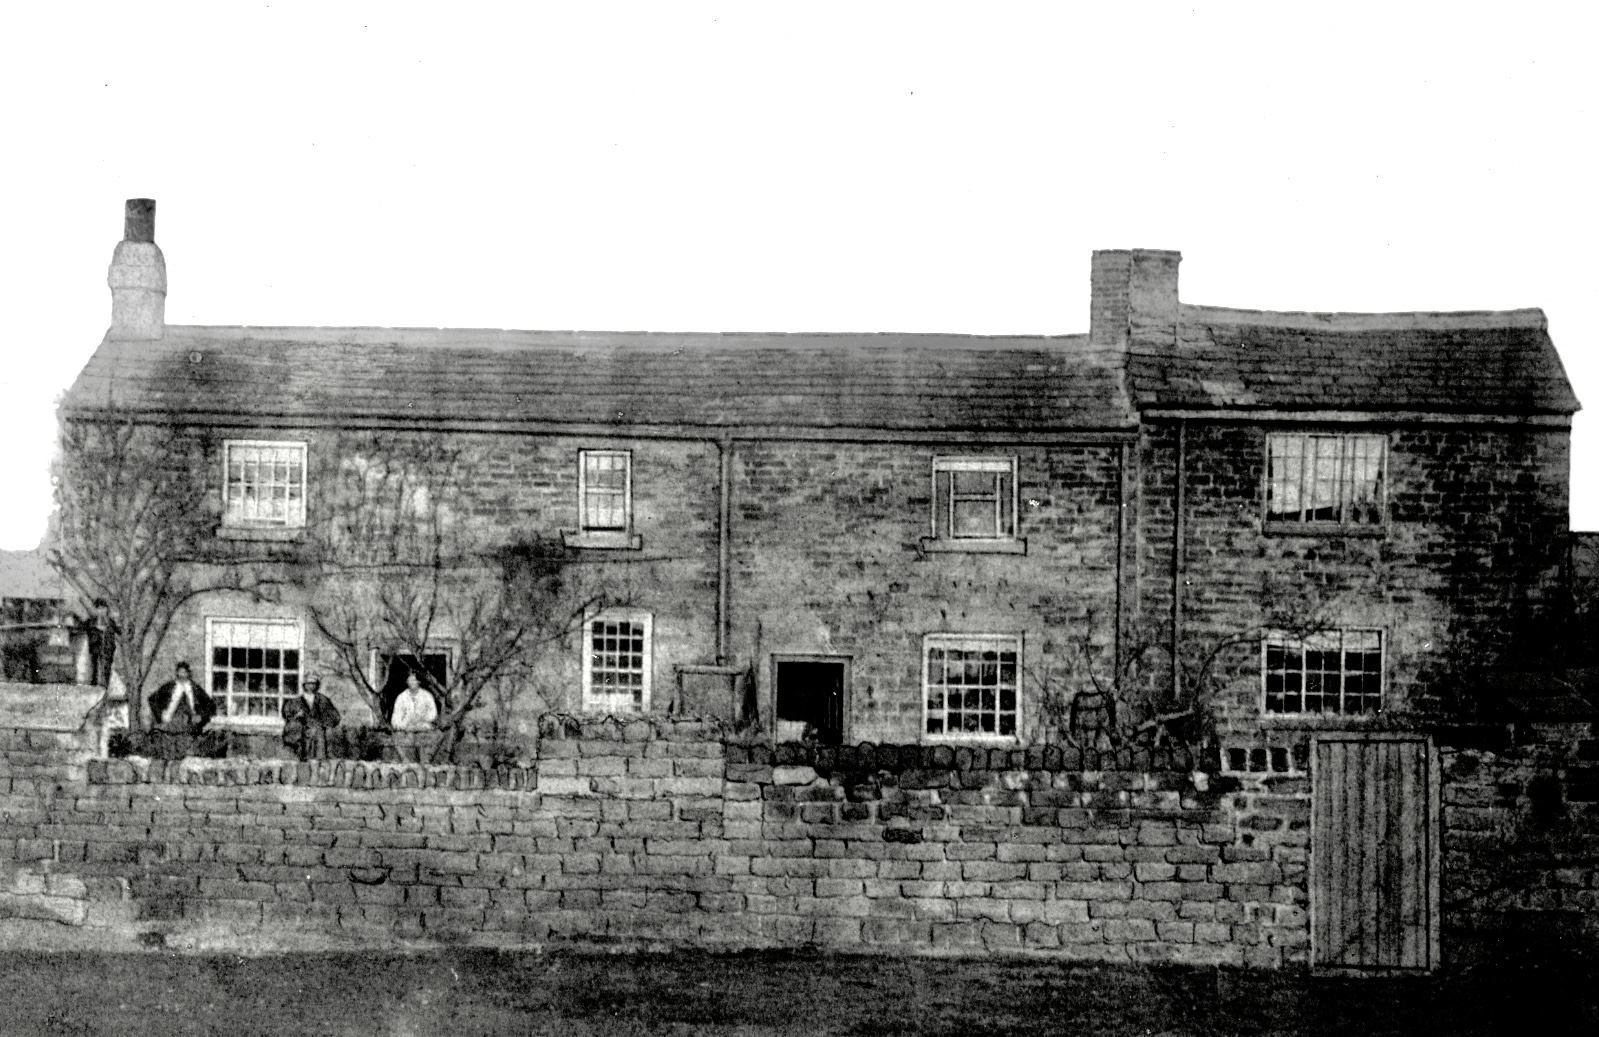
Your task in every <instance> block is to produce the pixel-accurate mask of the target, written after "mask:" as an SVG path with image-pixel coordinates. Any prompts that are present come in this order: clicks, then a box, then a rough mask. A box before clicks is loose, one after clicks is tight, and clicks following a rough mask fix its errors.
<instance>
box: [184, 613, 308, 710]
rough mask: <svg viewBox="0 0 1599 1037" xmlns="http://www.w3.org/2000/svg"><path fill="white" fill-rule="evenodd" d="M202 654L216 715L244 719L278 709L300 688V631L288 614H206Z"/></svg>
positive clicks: (302, 637)
mask: <svg viewBox="0 0 1599 1037" xmlns="http://www.w3.org/2000/svg"><path fill="white" fill-rule="evenodd" d="M205 640H206V656H207V658H208V659H209V660H210V671H211V680H210V688H211V695H212V697H213V698H214V699H215V700H216V707H217V715H218V716H227V717H233V718H236V719H241V720H245V721H246V722H248V721H251V720H255V721H272V720H276V719H278V718H280V717H282V715H283V700H284V699H288V698H293V697H294V696H296V695H298V694H299V693H300V653H301V648H302V645H303V642H304V631H303V629H302V628H301V626H300V624H299V623H297V622H295V621H294V620H281V619H207V620H206V621H205Z"/></svg>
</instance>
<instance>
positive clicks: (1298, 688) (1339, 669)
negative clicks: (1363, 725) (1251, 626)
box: [1262, 630, 1383, 713]
mask: <svg viewBox="0 0 1599 1037" xmlns="http://www.w3.org/2000/svg"><path fill="white" fill-rule="evenodd" d="M1382 648H1383V646H1382V631H1380V630H1327V631H1321V632H1319V633H1315V634H1307V635H1305V636H1303V637H1296V636H1291V635H1288V634H1283V633H1272V634H1268V635H1267V636H1266V639H1265V643H1264V645H1263V646H1262V654H1263V662H1262V669H1263V675H1264V677H1265V684H1266V712H1268V713H1375V712H1377V711H1378V710H1380V709H1381V708H1382Z"/></svg>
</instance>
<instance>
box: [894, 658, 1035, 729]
mask: <svg viewBox="0 0 1599 1037" xmlns="http://www.w3.org/2000/svg"><path fill="white" fill-rule="evenodd" d="M1025 642H1026V638H1025V637H1024V636H1023V635H1021V634H965V633H951V632H947V631H946V632H940V633H936V634H924V635H922V682H921V683H922V709H921V717H922V720H921V732H920V734H921V739H922V741H924V742H949V743H961V744H980V745H1016V744H1019V743H1020V742H1021V737H1022V731H1023V730H1024V728H1023V726H1022V725H1023V708H1022V699H1023V695H1022V665H1023V662H1024V660H1025V658H1026V656H1025V654H1024V653H1025V650H1026V643H1025ZM990 645H991V646H993V647H994V648H996V649H1000V650H1003V649H1006V648H1009V649H1011V650H1012V651H1014V652H1015V653H1016V681H1015V685H1014V688H1013V690H1014V691H1015V694H1016V708H1015V710H1014V712H1015V714H1016V730H1015V733H1013V734H1008V735H1007V734H1001V733H1000V732H999V727H1000V717H1001V716H1002V715H1003V714H1004V713H1005V712H1006V711H1005V710H1002V709H1000V708H999V705H1000V701H1001V693H1002V692H1003V690H1004V686H1003V685H999V684H996V685H995V689H996V690H995V697H996V701H995V720H994V731H993V732H992V733H990V732H986V731H979V732H968V731H956V732H951V731H948V730H945V731H941V732H938V733H929V732H928V730H927V720H928V713H929V710H928V707H927V699H928V694H929V692H930V690H931V687H932V684H931V677H932V673H931V668H930V665H929V664H930V657H931V655H932V652H933V649H935V648H946V649H947V648H957V649H965V650H970V649H972V648H975V647H981V646H990ZM945 687H947V685H945ZM947 712H948V711H947V709H946V718H945V719H946V724H947V722H948V718H947Z"/></svg>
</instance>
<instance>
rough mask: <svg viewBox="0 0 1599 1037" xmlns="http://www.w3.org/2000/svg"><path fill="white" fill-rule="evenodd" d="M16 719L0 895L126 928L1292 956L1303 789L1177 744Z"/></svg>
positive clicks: (3, 793)
mask: <svg viewBox="0 0 1599 1037" xmlns="http://www.w3.org/2000/svg"><path fill="white" fill-rule="evenodd" d="M36 735H37V733H34V732H19V731H10V732H6V733H5V741H4V745H5V747H6V749H5V761H6V763H5V767H6V770H5V772H4V774H3V776H0V783H3V784H0V859H3V860H4V861H5V862H6V863H5V865H4V867H5V869H7V870H6V872H5V875H6V882H7V883H9V885H8V886H6V887H5V888H6V890H7V892H6V896H5V899H3V900H0V905H3V906H0V915H3V916H5V917H13V918H27V919H41V918H49V919H53V920H55V921H56V922H59V923H63V924H65V925H69V926H83V927H103V928H105V929H106V930H108V933H114V934H116V935H120V936H121V937H123V938H129V939H132V938H140V939H145V940H147V941H161V940H170V941H173V942H177V941H180V940H182V939H184V938H185V937H184V935H183V934H184V933H185V932H190V931H195V930H203V931H206V932H210V933H213V934H215V933H218V932H220V933H223V934H225V937H226V938H225V941H224V942H229V941H231V942H232V943H233V944H243V945H246V946H248V945H250V943H251V942H252V941H253V940H270V941H271V942H273V943H274V944H282V943H283V941H284V940H285V939H289V938H292V937H293V936H294V935H295V934H299V935H300V936H303V937H306V938H307V939H309V938H310V937H315V938H316V939H318V940H324V941H325V940H328V939H333V940H348V941H355V942H362V941H365V942H385V943H389V942H394V941H397V940H399V941H404V940H419V941H430V942H444V943H452V942H471V943H486V944H490V945H498V946H528V945H544V944H549V943H551V942H562V941H571V942H578V943H583V944H613V945H622V946H651V945H685V946H686V945H698V946H711V947H723V948H729V949H731V948H745V947H793V948H798V947H805V946H816V947H822V948H827V949H833V950H850V951H867V952H884V953H904V952H909V953H933V954H954V955H991V954H1034V955H1047V956H1058V957H1062V958H1069V959H1076V960H1107V961H1130V960H1131V961H1150V960H1161V961H1183V962H1195V963H1224V964H1252V965H1266V966H1276V965H1280V964H1283V963H1284V962H1292V961H1300V960H1303V958H1304V948H1305V941H1306V933H1307V924H1306V919H1305V900H1306V893H1305V864H1304V862H1305V852H1306V851H1305V847H1306V843H1307V839H1308V825H1307V821H1308V815H1307V805H1306V804H1307V800H1306V796H1305V791H1306V790H1305V789H1304V788H1303V787H1301V786H1300V784H1297V783H1294V782H1293V781H1290V780H1285V779H1281V778H1279V777H1277V776H1263V777H1260V778H1258V779H1254V780H1252V781H1251V782H1250V783H1248V784H1244V783H1241V782H1240V781H1239V780H1238V779H1236V778H1223V777H1217V776H1214V775H1206V774H1203V773H1200V772H1196V771H1193V770H1192V769H1191V768H1192V766H1193V763H1194V761H1193V760H1191V759H1190V758H1188V756H1187V755H1186V754H1185V753H1182V752H1160V753H1155V754H1150V753H1144V754H1140V755H1139V756H1137V758H1136V759H1135V757H1134V756H1133V754H1131V753H1124V754H1121V755H1120V756H1117V755H1113V754H1106V755H1105V756H1104V757H1103V758H1101V757H1099V756H1098V755H1097V754H1094V753H1092V752H1090V753H1088V754H1086V756H1085V755H1084V754H1082V753H1079V752H1077V751H1075V750H1065V751H1062V750H1060V749H1057V748H1049V749H1034V750H1025V751H1022V750H977V749H970V748H961V749H951V748H948V747H928V746H872V745H861V746H856V747H849V748H840V749H828V748H821V749H816V748H809V747H804V746H781V747H779V748H778V749H776V750H772V749H769V748H762V747H746V746H742V745H736V744H725V743H724V742H723V741H722V740H721V739H720V738H719V737H717V735H716V733H715V731H713V730H709V729H707V728H706V727H705V726H703V725H701V724H698V723H685V722H675V723H674V722H671V721H663V720H657V721H653V722H652V721H635V722H632V723H629V724H626V725H621V724H616V723H602V724H589V725H585V728H584V730H583V731H582V733H581V735H579V736H577V737H573V738H571V739H564V740H563V739H546V740H545V741H544V742H543V743H542V745H541V754H540V759H539V760H538V761H537V764H536V765H535V766H533V767H528V768H521V769H511V768H507V769H502V770H499V771H484V770H479V769H476V768H438V767H419V766H416V765H393V764H356V763H348V762H341V763H337V764H333V763H323V764H319V765H306V764H295V763H290V762H280V761H262V762H253V763H252V762H244V761H226V760H222V761H209V760H186V761H182V762H172V763H162V762H150V763H146V762H144V761H106V760H92V759H89V758H88V757H87V753H86V749H87V747H85V746H79V745H77V744H76V743H75V742H72V736H59V735H51V736H50V737H49V739H48V740H49V741H51V743H52V744H51V745H48V746H46V745H42V744H38V743H37V739H36ZM63 739H64V740H65V741H63ZM69 742H71V743H72V744H67V743H69ZM57 743H59V744H57ZM30 898H31V899H30Z"/></svg>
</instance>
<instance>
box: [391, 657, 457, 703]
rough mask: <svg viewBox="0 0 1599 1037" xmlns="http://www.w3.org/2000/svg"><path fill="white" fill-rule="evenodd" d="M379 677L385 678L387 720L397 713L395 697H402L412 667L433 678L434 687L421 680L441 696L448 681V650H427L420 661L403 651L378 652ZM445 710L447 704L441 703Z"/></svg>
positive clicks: (420, 674) (436, 695)
mask: <svg viewBox="0 0 1599 1037" xmlns="http://www.w3.org/2000/svg"><path fill="white" fill-rule="evenodd" d="M377 664H378V678H379V679H380V680H382V681H383V693H382V694H383V716H384V718H385V719H387V718H388V717H390V716H392V715H393V714H394V700H395V699H397V698H399V697H400V692H402V691H404V690H405V675H406V674H408V673H410V672H411V671H412V670H415V671H416V672H417V676H418V677H422V674H423V673H426V674H427V675H428V677H431V678H432V679H433V683H432V684H431V686H430V685H429V683H428V681H427V679H426V678H423V679H422V687H424V688H427V689H428V690H429V691H431V692H432V693H433V697H434V698H435V699H437V698H438V697H439V693H438V689H439V688H442V687H444V685H445V682H446V681H448V680H449V668H450V656H449V654H448V653H446V652H424V653H422V658H421V659H420V660H419V659H418V658H417V657H416V656H414V655H411V654H409V653H404V652H395V653H392V654H391V653H387V652H381V653H379V654H378V663H377ZM438 705H439V709H440V710H441V711H442V710H443V708H444V703H443V702H440V703H439V704H438Z"/></svg>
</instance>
